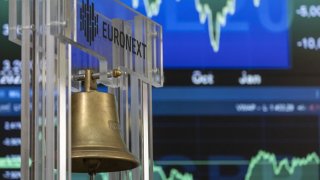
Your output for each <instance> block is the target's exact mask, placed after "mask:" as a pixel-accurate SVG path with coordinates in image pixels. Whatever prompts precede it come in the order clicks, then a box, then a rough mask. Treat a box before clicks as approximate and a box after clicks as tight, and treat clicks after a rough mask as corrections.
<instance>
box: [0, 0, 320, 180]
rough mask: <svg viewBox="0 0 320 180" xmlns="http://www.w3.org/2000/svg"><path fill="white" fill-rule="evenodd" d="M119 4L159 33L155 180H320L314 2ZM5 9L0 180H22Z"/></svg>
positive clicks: (3, 1)
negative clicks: (159, 28)
mask: <svg viewBox="0 0 320 180" xmlns="http://www.w3.org/2000/svg"><path fill="white" fill-rule="evenodd" d="M92 1H94V2H95V4H96V7H97V9H98V11H102V10H103V9H104V10H107V7H101V6H99V1H100V0H92ZM122 1H123V2H124V3H126V4H127V5H128V6H130V7H132V8H135V9H136V10H137V11H139V12H141V13H143V14H145V15H147V16H148V17H150V18H152V19H154V20H155V21H157V22H159V23H160V24H161V25H162V26H163V31H164V34H163V48H164V66H165V87H164V88H161V89H154V91H153V101H154V102H153V111H154V162H155V165H154V179H155V180H198V179H199V180H206V179H208V180H211V179H213V180H230V179H245V180H272V179H274V180H280V179H288V180H305V179H306V180H317V179H320V178H319V177H320V170H319V164H320V131H319V128H320V71H319V67H320V61H319V59H320V31H319V29H320V3H319V2H318V1H316V0H282V1H279V0H216V1H214V0H170V1H169V0H162V1H161V0H122ZM7 13H8V1H7V0H0V33H1V34H0V60H1V63H0V85H1V87H0V143H1V146H0V147H1V149H0V179H4V180H8V179H20V172H19V167H20V164H19V161H17V160H16V159H17V158H19V152H20V143H21V141H20V128H21V123H20V117H19V115H20V108H21V106H20V83H21V69H20V63H21V61H20V47H19V46H17V45H15V44H13V43H11V42H9V41H8V32H9V27H8V15H7ZM73 179H77V180H86V179H88V177H87V176H85V175H84V174H74V176H73ZM96 179H98V180H100V179H101V180H106V179H108V178H107V176H106V175H105V174H100V175H98V176H97V178H96Z"/></svg>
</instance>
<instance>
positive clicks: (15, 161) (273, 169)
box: [0, 150, 320, 180]
mask: <svg viewBox="0 0 320 180" xmlns="http://www.w3.org/2000/svg"><path fill="white" fill-rule="evenodd" d="M30 163H31V162H30ZM156 163H157V165H155V166H154V167H153V170H154V179H155V180H193V179H194V176H193V175H192V174H191V173H184V172H180V171H179V170H177V169H174V168H172V169H170V171H169V174H168V175H167V174H166V172H165V171H164V169H163V167H162V166H164V165H165V166H184V165H198V166H209V165H217V166H221V165H224V166H225V165H230V166H234V165H235V166H237V165H248V169H247V172H246V175H245V180H253V179H263V178H264V179H277V178H278V177H286V178H287V179H288V178H289V179H318V177H319V165H320V157H319V156H318V154H317V153H316V152H312V153H309V154H307V155H306V156H305V157H292V158H282V159H281V160H278V159H277V156H276V155H275V154H273V153H270V152H267V151H263V150H260V151H259V152H258V153H257V154H256V155H255V156H254V157H252V158H251V159H250V161H248V160H212V161H199V160H198V161H156ZM20 165H21V162H20V159H19V158H8V157H2V158H0V169H18V168H20ZM298 171H301V172H305V173H300V174H298V173H297V172H298ZM266 175H267V176H268V177H265V176H266ZM75 176H77V179H81V178H80V177H83V174H82V175H81V174H78V175H75ZM297 177H303V178H297ZM83 178H85V177H83ZM98 179H101V180H108V179H109V178H108V176H107V175H106V174H99V178H98ZM129 179H130V178H129Z"/></svg>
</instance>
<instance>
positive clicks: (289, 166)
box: [245, 150, 320, 180]
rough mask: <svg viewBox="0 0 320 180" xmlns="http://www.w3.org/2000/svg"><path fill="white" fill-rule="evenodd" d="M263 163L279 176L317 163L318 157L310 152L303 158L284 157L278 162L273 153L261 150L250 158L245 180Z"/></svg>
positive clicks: (319, 162)
mask: <svg viewBox="0 0 320 180" xmlns="http://www.w3.org/2000/svg"><path fill="white" fill-rule="evenodd" d="M265 163H266V164H269V165H271V166H272V170H273V173H274V175H276V176H279V175H280V173H282V172H284V173H288V175H293V174H294V172H295V170H296V169H297V168H298V167H303V166H307V165H319V164H320V158H319V156H318V155H317V154H316V153H315V152H312V153H310V154H308V155H307V156H306V157H303V158H299V157H293V158H292V159H291V160H289V159H288V158H284V159H282V160H280V161H279V162H278V160H277V157H276V155H275V154H273V153H269V152H266V151H263V150H261V151H259V152H258V154H257V155H256V156H254V157H253V158H252V159H251V161H250V164H249V167H248V171H247V174H246V177H245V180H251V179H252V176H253V173H254V170H255V168H256V167H257V166H258V165H259V164H265Z"/></svg>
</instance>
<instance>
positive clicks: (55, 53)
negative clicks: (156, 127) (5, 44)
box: [9, 0, 163, 180]
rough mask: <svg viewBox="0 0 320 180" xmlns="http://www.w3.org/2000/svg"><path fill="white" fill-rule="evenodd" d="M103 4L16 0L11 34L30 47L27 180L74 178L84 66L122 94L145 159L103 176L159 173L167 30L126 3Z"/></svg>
mask: <svg viewBox="0 0 320 180" xmlns="http://www.w3.org/2000/svg"><path fill="white" fill-rule="evenodd" d="M95 3H96V4H94V3H93V1H89V0H67V1H66V0H56V1H43V0H24V1H22V0H11V1H10V7H11V8H10V25H9V26H10V27H9V29H10V39H11V40H12V41H14V42H16V43H18V44H19V43H20V44H21V46H22V69H23V70H22V74H23V82H22V92H23V95H22V112H21V115H22V126H23V127H22V147H21V151H22V156H21V157H22V179H26V180H27V179H48V180H53V179H61V180H65V179H70V178H71V144H72V143H71V130H72V127H71V119H72V117H71V108H70V107H71V101H70V99H71V94H72V93H73V92H78V91H81V83H79V82H77V81H75V80H74V78H75V77H78V76H82V75H83V70H84V69H92V70H93V71H94V74H95V75H96V76H97V77H99V79H98V83H99V84H103V85H104V86H107V88H105V89H104V92H108V93H112V94H114V95H115V97H116V106H117V110H118V111H117V113H118V115H119V124H120V130H121V136H122V138H123V140H124V142H125V143H126V146H127V148H128V149H129V151H130V152H132V153H133V154H134V155H135V156H136V157H137V159H138V160H139V162H140V167H139V168H136V169H134V170H133V171H124V172H119V173H109V174H105V173H104V174H100V175H99V176H100V177H102V178H103V179H107V178H108V179H152V167H153V166H152V165H153V157H152V151H153V149H152V108H151V107H152V106H151V98H152V96H151V86H155V87H161V86H162V85H163V69H162V65H163V64H162V28H161V26H160V25H159V24H157V23H155V22H153V21H151V20H150V19H148V18H146V17H144V16H143V15H141V14H139V13H137V12H135V11H134V10H132V9H130V8H128V7H127V6H125V5H124V4H122V3H121V2H120V1H117V0H109V1H96V2H95ZM22 7H23V8H22ZM115 72H121V75H120V76H119V77H115V75H114V74H115ZM75 175H76V174H75Z"/></svg>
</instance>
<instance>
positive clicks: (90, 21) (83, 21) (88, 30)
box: [80, 0, 99, 46]
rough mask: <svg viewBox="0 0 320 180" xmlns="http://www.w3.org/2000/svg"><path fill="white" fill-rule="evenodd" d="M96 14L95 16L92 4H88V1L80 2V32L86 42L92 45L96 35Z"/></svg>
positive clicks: (97, 27)
mask: <svg viewBox="0 0 320 180" xmlns="http://www.w3.org/2000/svg"><path fill="white" fill-rule="evenodd" d="M98 18H99V16H98V14H95V11H94V3H93V2H91V3H90V2H89V0H86V2H85V0H82V5H81V8H80V31H83V32H84V36H85V37H86V40H87V42H88V43H89V44H90V46H91V44H92V42H94V39H95V37H96V36H97V34H98V32H99V31H98V29H99V26H98V22H99V21H98Z"/></svg>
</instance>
